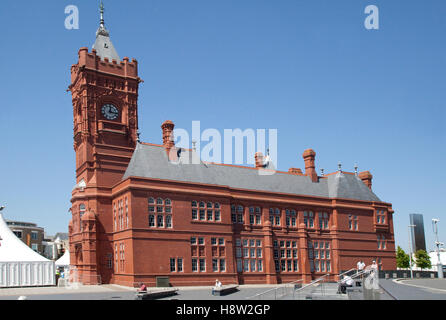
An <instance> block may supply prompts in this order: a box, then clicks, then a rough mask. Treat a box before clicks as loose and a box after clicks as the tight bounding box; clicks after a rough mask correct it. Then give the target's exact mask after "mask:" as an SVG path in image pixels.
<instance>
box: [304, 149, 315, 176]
mask: <svg viewBox="0 0 446 320" xmlns="http://www.w3.org/2000/svg"><path fill="white" fill-rule="evenodd" d="M302 156H303V158H304V161H305V175H307V176H309V177H310V178H311V181H313V182H318V181H319V178H318V176H317V173H316V166H315V164H314V159H315V158H316V152H314V150H313V149H308V150H305V152H304V154H303V155H302Z"/></svg>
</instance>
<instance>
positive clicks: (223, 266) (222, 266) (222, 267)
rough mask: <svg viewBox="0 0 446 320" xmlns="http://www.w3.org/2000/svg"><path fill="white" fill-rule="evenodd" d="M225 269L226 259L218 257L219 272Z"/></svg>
mask: <svg viewBox="0 0 446 320" xmlns="http://www.w3.org/2000/svg"><path fill="white" fill-rule="evenodd" d="M225 271H226V260H225V259H220V272H225Z"/></svg>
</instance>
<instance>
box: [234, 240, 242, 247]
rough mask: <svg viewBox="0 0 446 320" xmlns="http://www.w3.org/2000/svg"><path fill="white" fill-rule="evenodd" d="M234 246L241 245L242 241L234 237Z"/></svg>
mask: <svg viewBox="0 0 446 320" xmlns="http://www.w3.org/2000/svg"><path fill="white" fill-rule="evenodd" d="M235 246H236V247H241V246H242V241H241V240H240V239H235Z"/></svg>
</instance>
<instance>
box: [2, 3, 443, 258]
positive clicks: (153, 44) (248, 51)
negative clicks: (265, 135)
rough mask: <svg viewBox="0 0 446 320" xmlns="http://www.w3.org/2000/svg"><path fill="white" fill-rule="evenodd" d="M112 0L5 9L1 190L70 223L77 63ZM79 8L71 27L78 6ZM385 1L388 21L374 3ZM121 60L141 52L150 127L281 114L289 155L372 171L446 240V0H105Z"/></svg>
mask: <svg viewBox="0 0 446 320" xmlns="http://www.w3.org/2000/svg"><path fill="white" fill-rule="evenodd" d="M97 2H98V1H91V0H89V1H87V0H82V1H81V0H69V1H60V0H57V1H56V0H51V1H50V0H46V1H4V2H2V6H1V9H0V33H1V42H2V47H1V50H0V66H1V71H2V73H1V74H2V76H1V78H0V88H1V89H0V90H1V100H0V101H1V102H0V105H1V107H0V120H1V122H0V123H1V125H0V134H1V140H0V148H1V149H0V150H1V158H0V168H1V171H0V179H1V183H0V202H1V203H3V204H6V205H7V210H6V211H5V216H6V217H7V218H9V219H17V220H25V221H33V222H36V223H38V224H39V225H40V226H42V227H44V228H45V229H46V231H47V232H48V233H49V234H54V233H56V232H64V231H67V224H68V221H69V219H70V214H69V213H68V208H69V207H70V196H71V189H72V187H73V186H74V184H75V170H74V169H75V168H74V163H75V155H74V151H73V131H72V130H73V120H72V105H71V95H70V93H67V92H66V89H67V87H68V85H69V81H70V66H71V65H72V64H74V63H76V61H77V51H78V49H79V48H80V47H83V46H88V47H90V48H91V46H92V44H93V42H94V39H95V32H96V29H97V27H98V24H99V22H98V19H99V18H98V9H97V8H98V4H97ZM70 4H74V5H77V6H78V8H79V10H80V28H79V30H66V29H65V27H64V21H65V17H66V15H65V13H64V9H65V6H67V5H70ZM369 4H374V5H377V6H378V7H379V9H380V29H379V30H377V31H369V30H366V29H365V28H364V19H365V18H366V14H364V9H365V7H366V6H367V5H369ZM105 6H106V15H105V19H106V26H107V27H108V28H109V30H110V31H111V37H112V41H113V43H114V45H115V47H116V49H117V51H118V53H119V54H120V56H121V58H122V57H124V56H129V57H130V58H133V57H134V58H137V59H138V61H139V62H140V69H139V70H140V75H141V77H142V78H143V79H144V80H145V82H144V83H143V84H142V85H141V87H140V99H139V125H140V128H141V132H142V140H143V141H146V142H154V143H159V142H161V130H160V125H161V123H162V122H163V121H164V120H167V119H171V120H173V121H174V122H175V124H176V125H177V127H181V128H185V129H189V130H190V128H191V122H192V121H193V120H200V121H201V126H202V128H216V129H218V130H220V131H221V132H223V129H225V128H229V129H232V128H242V129H245V128H276V129H278V142H279V150H278V154H279V169H281V170H288V168H289V167H301V168H302V167H303V166H304V164H303V160H302V153H303V151H304V150H305V149H307V148H313V149H314V150H315V151H316V152H317V159H316V164H317V167H318V169H320V168H324V169H325V171H326V172H332V171H335V170H336V169H337V163H338V162H339V161H341V162H342V164H343V169H344V170H347V171H353V166H354V163H355V162H357V163H358V165H359V169H360V170H370V171H371V172H372V174H373V176H374V179H373V189H374V191H375V193H376V194H377V195H378V196H379V197H380V198H381V199H382V200H384V201H387V202H391V203H393V207H394V209H395V211H396V213H395V232H396V241H397V244H399V245H401V246H402V247H403V248H405V249H407V247H408V244H407V243H408V240H407V237H408V236H407V233H408V232H407V225H408V224H409V217H408V215H409V213H422V214H424V218H425V221H424V222H425V226H426V234H427V241H428V248H431V247H432V242H433V237H432V231H431V219H432V218H433V217H440V218H441V219H443V220H442V221H441V223H440V232H441V237H442V240H443V241H444V242H446V215H445V213H446V202H445V201H446V200H445V196H446V192H445V191H446V188H445V183H446V182H445V181H446V173H445V172H446V170H445V168H444V165H445V158H446V150H445V138H446V129H445V127H446V123H445V119H446V111H445V101H446V80H445V75H446V37H445V35H446V20H445V18H444V17H445V12H446V2H445V1H443V0H430V1H421V0H411V1H403V0H392V1H383V0H368V1H362V0H339V1H333V0H325V1H322V0H301V1H296V0H280V1H272V0H268V1H266V0H243V1H240V0H237V1H236V0H213V1H209V0H189V1H183V0H170V1H166V0H149V1H139V0H129V1H125V2H124V1H116V0H113V1H112V0H105Z"/></svg>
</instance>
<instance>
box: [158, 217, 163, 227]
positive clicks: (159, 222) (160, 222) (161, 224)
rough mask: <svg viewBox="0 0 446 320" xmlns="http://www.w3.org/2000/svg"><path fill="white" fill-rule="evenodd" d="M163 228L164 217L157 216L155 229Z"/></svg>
mask: <svg viewBox="0 0 446 320" xmlns="http://www.w3.org/2000/svg"><path fill="white" fill-rule="evenodd" d="M163 226H164V217H163V216H161V215H159V216H158V217H157V227H158V228H162V227H163Z"/></svg>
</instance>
